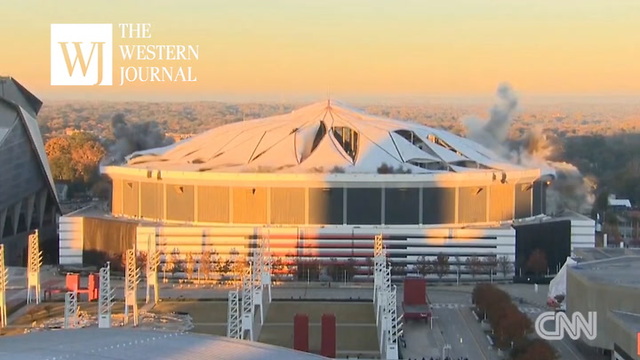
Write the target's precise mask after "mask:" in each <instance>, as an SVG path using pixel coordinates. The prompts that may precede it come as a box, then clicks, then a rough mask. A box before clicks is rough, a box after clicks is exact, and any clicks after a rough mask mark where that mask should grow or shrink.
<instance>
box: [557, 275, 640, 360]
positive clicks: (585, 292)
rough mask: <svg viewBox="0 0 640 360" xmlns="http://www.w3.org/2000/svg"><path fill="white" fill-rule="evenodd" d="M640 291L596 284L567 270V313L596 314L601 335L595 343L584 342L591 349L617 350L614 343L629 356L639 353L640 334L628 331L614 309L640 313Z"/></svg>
mask: <svg viewBox="0 0 640 360" xmlns="http://www.w3.org/2000/svg"><path fill="white" fill-rule="evenodd" d="M639 298H640V289H638V288H634V287H629V286H618V285H616V284H604V283H601V282H594V281H592V280H590V279H588V278H587V277H585V276H583V275H581V274H579V272H578V271H576V270H575V269H569V271H567V300H566V301H567V314H572V313H573V312H580V313H582V314H583V316H585V318H586V315H587V313H588V312H589V311H596V312H597V314H598V315H597V317H598V335H597V337H596V338H595V340H593V341H590V340H587V339H582V341H584V342H585V343H586V344H588V345H589V346H594V347H599V348H602V349H609V350H613V349H614V343H615V344H617V345H618V346H620V347H622V348H623V349H624V350H625V351H626V352H627V353H629V354H636V353H637V331H630V330H629V329H628V328H624V327H623V325H622V323H621V322H620V321H619V320H618V319H616V318H615V315H613V314H612V313H611V310H618V311H624V312H631V313H636V314H638V313H640V302H638V299H639Z"/></svg>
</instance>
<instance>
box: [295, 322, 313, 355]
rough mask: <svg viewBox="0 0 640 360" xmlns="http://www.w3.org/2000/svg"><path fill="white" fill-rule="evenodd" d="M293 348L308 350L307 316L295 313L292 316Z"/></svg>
mask: <svg viewBox="0 0 640 360" xmlns="http://www.w3.org/2000/svg"><path fill="white" fill-rule="evenodd" d="M293 349H294V350H299V351H305V352H309V316H308V315H307V314H296V315H295V316H294V317H293Z"/></svg>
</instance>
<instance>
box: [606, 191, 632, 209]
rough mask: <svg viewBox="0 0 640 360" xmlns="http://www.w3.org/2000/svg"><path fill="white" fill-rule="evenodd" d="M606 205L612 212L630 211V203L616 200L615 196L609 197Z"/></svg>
mask: <svg viewBox="0 0 640 360" xmlns="http://www.w3.org/2000/svg"><path fill="white" fill-rule="evenodd" d="M607 204H608V205H609V208H611V209H612V210H630V209H631V201H629V199H617V198H616V196H615V195H609V199H608V200H607Z"/></svg>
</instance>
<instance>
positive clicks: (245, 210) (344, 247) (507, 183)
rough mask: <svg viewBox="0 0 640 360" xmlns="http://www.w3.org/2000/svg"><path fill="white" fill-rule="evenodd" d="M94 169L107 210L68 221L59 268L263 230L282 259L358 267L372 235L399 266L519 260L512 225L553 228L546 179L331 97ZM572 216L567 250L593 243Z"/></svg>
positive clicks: (188, 247) (219, 247) (242, 243)
mask: <svg viewBox="0 0 640 360" xmlns="http://www.w3.org/2000/svg"><path fill="white" fill-rule="evenodd" d="M102 172H103V174H105V175H107V176H108V177H110V178H111V179H112V181H113V194H112V209H111V213H110V214H108V215H100V214H96V213H95V212H92V211H89V212H88V213H87V212H80V213H76V214H72V215H70V216H66V217H64V218H63V220H62V222H63V223H61V257H60V262H61V263H68V264H72V263H74V264H75V263H80V262H86V261H87V257H88V256H91V254H92V253H96V252H104V251H105V247H108V249H107V250H109V251H122V250H124V249H125V248H126V247H129V246H132V244H133V243H137V246H138V249H139V250H141V251H145V250H146V249H149V248H155V249H159V250H160V251H162V252H164V253H170V252H173V251H175V249H178V250H179V252H180V253H181V254H185V253H188V252H193V253H196V254H197V253H201V252H202V251H203V250H215V251H216V252H217V253H218V254H229V253H232V252H235V251H237V252H239V253H240V254H246V253H249V252H250V249H251V247H253V246H254V245H255V244H256V239H257V238H258V237H260V236H267V235H268V236H269V239H270V244H271V248H272V251H273V253H274V254H275V255H277V256H281V257H283V256H287V257H290V258H296V259H301V258H307V259H309V258H313V259H320V260H327V261H328V260H329V259H335V260H337V261H340V260H347V259H354V260H355V261H356V262H359V263H363V262H365V261H366V260H367V258H370V257H371V256H372V252H373V238H374V236H375V235H377V234H383V236H384V240H385V244H386V247H387V249H388V253H389V256H390V258H391V261H392V263H394V265H400V266H401V265H405V264H415V263H416V262H417V260H418V258H419V257H420V256H423V255H424V256H427V257H434V256H437V254H439V253H441V252H442V253H445V254H447V255H450V256H451V257H458V259H459V260H460V261H464V260H466V258H467V257H471V256H480V257H482V256H502V255H506V256H508V257H509V258H511V259H512V260H516V259H515V254H516V229H515V227H514V226H513V225H514V224H526V223H542V222H548V221H550V218H549V217H547V216H545V215H544V213H545V197H546V188H547V186H548V185H549V183H550V181H552V180H553V177H554V174H553V172H547V171H544V170H542V169H539V168H526V167H522V166H519V165H514V164H511V163H509V162H508V161H506V160H504V159H501V158H500V156H498V155H497V154H495V153H493V152H492V151H490V150H488V149H486V148H484V147H482V146H480V145H479V144H477V143H475V142H473V141H470V140H468V139H466V138H463V137H459V136H456V135H454V134H451V133H449V132H446V131H443V130H439V129H434V128H430V127H427V126H423V125H419V124H416V123H411V122H405V121H398V120H392V119H386V118H380V117H375V116H371V115H368V114H365V113H362V112H360V111H358V110H355V109H351V108H349V107H347V106H344V105H342V104H340V103H336V102H321V103H316V104H312V105H309V106H307V107H304V108H301V109H298V110H295V111H293V112H291V113H288V114H284V115H279V116H274V117H268V118H263V119H257V120H250V121H244V122H238V123H234V124H229V125H225V126H221V127H218V128H215V129H212V130H210V131H207V132H205V133H203V134H201V135H199V136H196V137H193V138H190V139H187V140H184V141H181V142H179V143H177V144H173V145H171V146H168V147H163V148H157V149H151V150H146V151H141V152H137V153H134V154H132V155H130V156H129V157H128V159H127V162H126V163H125V164H119V165H110V166H105V167H103V168H102ZM569 221H570V223H569V229H570V231H569V233H568V236H569V237H570V239H566V240H567V241H568V242H570V244H571V246H587V247H589V246H591V247H592V246H593V245H594V236H593V235H594V224H593V221H591V220H589V219H587V218H582V217H579V218H573V219H570V220H569ZM116 234H120V235H118V237H120V238H125V240H117V241H114V237H116ZM106 244H109V245H108V246H107V245H106ZM566 256H568V254H564V255H563V256H560V258H561V259H562V260H564V258H566ZM451 261H452V262H453V259H451Z"/></svg>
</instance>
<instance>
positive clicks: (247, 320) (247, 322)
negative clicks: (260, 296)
mask: <svg viewBox="0 0 640 360" xmlns="http://www.w3.org/2000/svg"><path fill="white" fill-rule="evenodd" d="M251 268H252V266H249V267H248V268H247V269H246V270H245V272H244V274H243V276H242V321H241V329H242V334H241V337H242V338H243V339H246V337H245V336H246V333H247V332H248V336H249V340H251V341H253V309H254V304H253V299H254V296H253V283H252V280H253V276H252V273H253V271H251V270H252V269H251Z"/></svg>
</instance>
